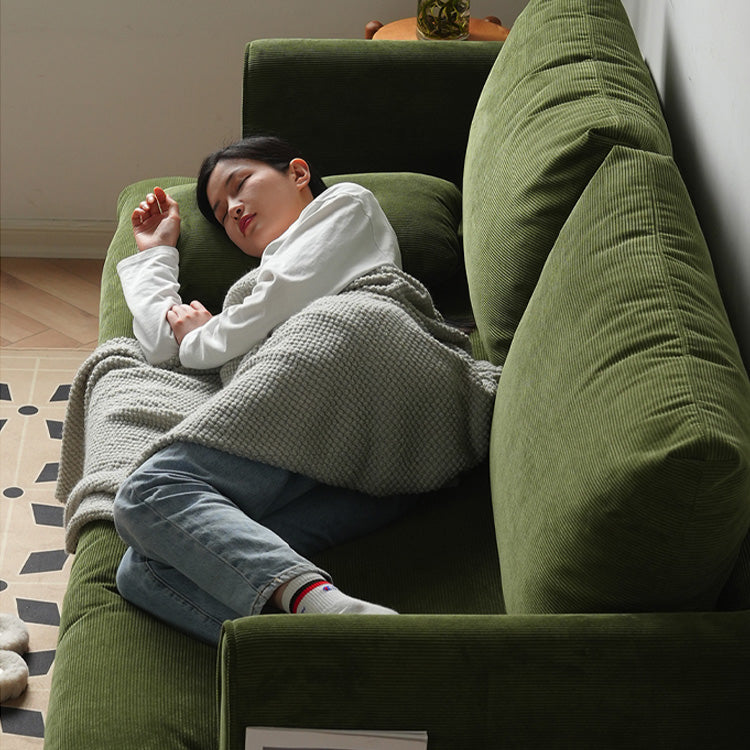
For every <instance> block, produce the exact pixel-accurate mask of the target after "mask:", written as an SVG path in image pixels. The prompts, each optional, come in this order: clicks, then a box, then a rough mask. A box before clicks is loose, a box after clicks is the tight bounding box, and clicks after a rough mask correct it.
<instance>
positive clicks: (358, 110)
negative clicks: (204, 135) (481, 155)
mask: <svg viewBox="0 0 750 750" xmlns="http://www.w3.org/2000/svg"><path fill="white" fill-rule="evenodd" d="M501 47H502V42H471V43H468V42H467V43H465V44H463V43H462V44H456V43H455V42H430V43H429V44H426V43H424V42H418V41H414V42H407V41H366V40H364V39H330V40H325V39H322V40H321V39H314V40H312V39H261V40H257V41H254V42H251V43H250V44H249V45H248V46H247V49H246V55H245V79H244V97H243V106H242V117H243V135H250V134H252V133H264V132H270V133H275V134H277V135H280V136H282V137H284V138H286V139H287V140H289V141H291V142H292V143H294V144H296V145H297V146H298V148H299V149H300V150H301V151H302V152H303V153H304V154H305V155H306V156H307V157H308V158H309V159H310V160H311V161H312V162H313V163H314V164H315V165H316V166H317V168H318V170H319V171H320V172H321V174H347V173H350V172H399V171H408V172H418V173H423V174H431V175H435V176H437V177H442V178H444V179H446V180H450V181H451V182H453V183H455V184H456V185H458V186H460V185H461V175H462V172H463V162H464V152H465V148H466V138H467V136H468V132H469V127H470V125H471V119H472V117H473V115H474V108H475V106H476V102H477V99H478V98H479V94H480V92H481V90H482V85H483V84H484V80H485V78H486V77H487V73H488V72H489V70H490V68H491V67H492V64H493V62H494V61H495V58H496V57H497V53H498V52H499V50H500V49H501Z"/></svg>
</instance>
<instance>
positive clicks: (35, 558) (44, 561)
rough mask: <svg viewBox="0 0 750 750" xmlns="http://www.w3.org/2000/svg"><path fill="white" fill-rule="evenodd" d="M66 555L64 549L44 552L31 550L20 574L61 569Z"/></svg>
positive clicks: (66, 557)
mask: <svg viewBox="0 0 750 750" xmlns="http://www.w3.org/2000/svg"><path fill="white" fill-rule="evenodd" d="M67 559H68V555H67V554H66V552H65V550H62V549H55V550H48V551H46V552H32V553H31V554H30V555H29V556H28V557H27V558H26V562H25V563H24V566H23V568H21V575H28V574H29V573H48V572H49V571H51V570H62V569H63V566H64V565H65V561H66V560H67Z"/></svg>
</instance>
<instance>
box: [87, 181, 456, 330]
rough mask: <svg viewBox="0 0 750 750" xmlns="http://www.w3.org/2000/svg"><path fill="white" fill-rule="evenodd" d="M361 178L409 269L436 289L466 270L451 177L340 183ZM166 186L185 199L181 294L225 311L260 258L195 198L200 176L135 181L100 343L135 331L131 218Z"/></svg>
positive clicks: (112, 255) (113, 251)
mask: <svg viewBox="0 0 750 750" xmlns="http://www.w3.org/2000/svg"><path fill="white" fill-rule="evenodd" d="M345 180H347V181H352V182H357V183H359V184H361V185H363V186H364V187H366V188H368V189H369V190H371V191H372V192H373V193H374V195H375V197H376V198H377V199H378V201H379V202H380V204H381V206H382V207H383V210H384V211H385V214H386V216H388V219H389V221H390V222H391V224H392V226H393V228H394V231H395V232H396V235H397V236H398V240H399V245H400V248H401V256H402V262H403V266H404V270H406V271H407V272H408V273H411V274H412V275H414V276H416V277H417V278H418V279H420V281H422V282H423V283H424V284H426V285H427V286H428V287H430V288H431V289H433V290H435V289H439V288H440V287H442V286H443V285H445V284H447V283H450V282H451V281H452V280H455V279H456V278H457V276H458V275H459V274H460V273H462V264H463V260H462V251H461V244H460V240H459V234H458V231H459V225H460V223H461V192H460V191H459V190H458V188H457V187H456V186H455V185H454V184H453V183H451V182H448V181H447V180H442V179H440V178H438V177H432V176H430V175H421V174H415V173H409V172H399V173H373V174H361V175H359V174H352V175H339V176H335V177H329V178H326V182H327V184H329V185H332V184H334V183H336V182H342V181H345ZM156 185H160V186H161V187H163V188H164V189H165V190H167V192H168V193H169V194H170V195H171V196H172V197H173V198H174V199H175V200H176V201H177V202H178V203H179V205H180V216H181V218H182V222H181V226H180V239H179V240H178V242H177V249H178V250H179V251H180V295H181V296H182V298H183V299H186V300H193V299H198V300H200V301H201V302H203V304H204V305H206V307H208V309H209V310H211V311H212V312H214V313H216V312H218V311H220V310H221V306H222V303H223V301H224V295H225V293H226V291H227V289H228V288H229V287H230V286H231V285H232V283H234V281H236V280H237V279H238V278H240V276H242V275H243V274H245V273H247V271H249V270H250V269H252V268H254V267H255V266H257V264H258V261H257V260H256V259H255V258H250V257H248V256H246V255H244V254H243V253H242V252H241V251H240V250H239V249H238V248H237V247H235V246H234V245H233V244H232V243H231V242H230V241H229V239H228V238H227V237H226V235H225V234H224V232H223V231H221V230H220V229H219V228H218V227H215V226H214V225H212V224H210V223H209V222H207V221H206V220H205V219H204V218H203V216H202V215H201V213H200V211H199V210H198V206H197V203H196V199H195V180H194V179H190V178H180V177H167V178H161V179H153V180H144V181H141V182H137V183H135V184H133V185H130V186H128V187H127V188H125V190H123V192H122V193H121V194H120V198H119V200H118V203H117V212H118V217H119V223H118V228H117V231H116V233H115V236H114V239H113V240H112V243H111V245H110V248H109V251H108V253H107V260H106V262H105V268H104V273H103V277H102V301H103V303H102V307H101V313H100V326H99V340H100V341H106V340H107V339H110V338H113V337H114V336H132V335H133V329H132V316H131V315H130V312H129V310H128V308H127V305H126V304H125V299H124V297H123V295H122V289H121V287H120V281H119V278H118V276H117V271H116V266H117V263H118V262H119V261H120V260H122V258H125V257H127V256H128V255H133V254H135V252H136V246H135V241H134V239H133V233H132V229H131V225H130V215H131V214H132V212H133V210H134V209H135V207H136V206H137V205H138V203H140V201H141V200H143V198H144V196H145V195H146V194H147V193H148V192H149V191H151V190H153V188H154V187H155V186H156Z"/></svg>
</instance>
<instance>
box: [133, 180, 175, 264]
mask: <svg viewBox="0 0 750 750" xmlns="http://www.w3.org/2000/svg"><path fill="white" fill-rule="evenodd" d="M130 221H131V223H132V225H133V235H134V236H135V244H136V246H137V247H138V252H139V253H140V252H143V251H144V250H148V249H149V248H152V247H157V246H159V245H168V246H170V247H175V246H176V245H177V239H178V238H179V236H180V209H179V207H178V205H177V201H176V200H174V198H172V197H170V196H169V195H167V194H166V193H165V192H164V191H163V190H162V189H161V188H160V187H156V188H154V192H153V193H149V194H148V195H147V196H146V199H145V200H143V201H141V203H140V205H139V206H138V208H136V209H135V211H133V214H132V216H131V217H130Z"/></svg>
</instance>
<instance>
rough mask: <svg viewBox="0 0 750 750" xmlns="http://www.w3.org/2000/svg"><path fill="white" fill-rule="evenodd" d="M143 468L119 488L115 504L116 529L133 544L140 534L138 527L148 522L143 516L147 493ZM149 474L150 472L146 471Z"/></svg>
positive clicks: (137, 470)
mask: <svg viewBox="0 0 750 750" xmlns="http://www.w3.org/2000/svg"><path fill="white" fill-rule="evenodd" d="M141 473H142V470H141V469H136V471H135V472H134V473H133V474H131V475H130V476H129V477H128V478H127V479H126V480H125V481H124V482H123V483H122V484H121V485H120V488H119V489H118V490H117V494H116V495H115V500H114V505H113V515H114V522H115V529H117V533H118V534H119V535H120V537H121V538H122V539H124V540H125V541H126V542H128V543H129V544H132V543H133V541H134V538H137V536H138V531H137V530H138V527H139V526H140V525H141V524H142V523H148V519H146V518H143V519H141V517H142V516H143V510H144V508H145V501H146V494H147V493H145V492H144V489H145V487H144V483H143V477H141V476H140V474H141ZM145 473H146V474H148V473H149V472H145Z"/></svg>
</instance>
